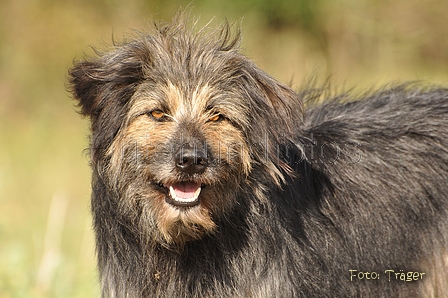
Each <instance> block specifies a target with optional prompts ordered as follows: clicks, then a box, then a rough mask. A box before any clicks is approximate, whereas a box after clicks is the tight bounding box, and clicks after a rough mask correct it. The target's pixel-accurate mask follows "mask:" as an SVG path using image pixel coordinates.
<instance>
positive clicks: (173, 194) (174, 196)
mask: <svg viewBox="0 0 448 298" xmlns="http://www.w3.org/2000/svg"><path fill="white" fill-rule="evenodd" d="M170 196H171V197H172V198H173V199H174V200H176V199H177V196H176V191H175V190H174V188H173V187H172V186H171V185H170Z"/></svg>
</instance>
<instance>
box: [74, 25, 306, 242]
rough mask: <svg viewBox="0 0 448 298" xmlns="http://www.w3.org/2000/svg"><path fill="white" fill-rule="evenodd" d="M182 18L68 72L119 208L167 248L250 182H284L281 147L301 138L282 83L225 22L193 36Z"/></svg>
mask: <svg viewBox="0 0 448 298" xmlns="http://www.w3.org/2000/svg"><path fill="white" fill-rule="evenodd" d="M187 22H188V19H187V18H185V17H184V16H179V17H178V18H177V19H176V20H175V21H174V22H173V23H172V24H169V25H164V26H156V28H155V30H154V32H153V34H151V35H141V36H139V37H138V38H137V39H135V40H134V41H132V42H129V43H125V44H122V45H119V46H116V47H115V48H114V49H113V50H112V51H111V52H109V53H107V54H104V55H101V54H100V55H99V57H97V58H95V59H93V60H86V61H82V62H79V63H77V64H76V65H75V66H74V67H73V68H72V69H71V70H70V83H71V88H72V92H73V94H74V97H75V98H76V99H77V100H79V105H80V107H81V113H82V114H84V115H87V116H90V119H91V124H92V126H91V127H92V142H91V155H92V156H91V158H92V164H93V167H94V171H95V173H96V175H97V176H98V177H100V179H102V180H103V183H104V184H105V185H106V187H107V188H108V191H110V192H111V193H113V194H115V197H116V198H115V200H116V201H117V204H118V208H119V212H120V213H121V214H122V215H125V216H126V217H127V218H129V220H132V222H133V223H134V224H135V227H136V228H137V229H139V231H140V233H141V231H142V229H143V230H144V232H147V233H148V234H149V235H151V236H150V237H151V238H152V239H156V240H157V241H159V242H164V243H183V242H185V241H188V240H192V239H197V238H200V237H202V236H203V235H205V234H207V233H212V232H214V231H215V229H216V224H215V220H214V219H216V218H217V217H220V216H225V214H226V213H227V212H228V211H229V210H231V209H232V208H233V207H234V206H236V205H237V201H238V199H239V196H238V193H239V192H241V190H242V189H243V185H245V184H248V183H250V180H251V177H252V178H253V179H257V180H259V179H262V180H263V179H264V180H265V181H266V180H270V181H273V183H276V184H280V183H281V181H282V179H283V173H284V170H285V169H287V166H286V165H285V164H282V162H281V160H280V159H279V144H281V143H284V140H290V139H292V138H293V136H294V135H296V134H297V133H298V128H299V124H300V121H301V112H302V106H301V102H300V100H299V99H298V97H297V95H296V94H295V93H294V92H293V91H292V90H291V89H290V88H288V87H287V86H285V85H283V84H281V83H279V82H277V81H276V80H275V79H273V78H271V77H270V76H269V75H267V74H266V73H264V72H263V71H261V70H260V69H259V68H258V67H257V66H256V65H255V64H254V63H252V62H251V61H250V60H248V59H247V58H246V57H245V56H243V55H241V54H240V53H239V52H238V51H237V47H236V45H237V43H238V42H239V37H238V36H237V37H235V38H231V37H230V35H231V34H230V28H229V25H227V24H226V25H225V26H223V27H222V28H221V29H220V30H217V31H213V32H209V33H204V32H205V31H207V30H208V29H207V28H206V29H203V30H202V31H201V32H202V33H201V32H200V33H197V34H195V33H192V32H191V30H190V29H189V28H188V26H187V25H186V23H187ZM255 175H260V177H255Z"/></svg>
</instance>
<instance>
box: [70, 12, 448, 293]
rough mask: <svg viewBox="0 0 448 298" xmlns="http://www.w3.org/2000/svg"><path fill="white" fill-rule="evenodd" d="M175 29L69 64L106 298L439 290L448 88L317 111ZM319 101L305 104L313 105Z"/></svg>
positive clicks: (444, 255)
mask: <svg viewBox="0 0 448 298" xmlns="http://www.w3.org/2000/svg"><path fill="white" fill-rule="evenodd" d="M188 23H189V20H188V17H185V16H184V15H182V14H181V15H180V16H178V17H177V18H175V20H174V21H173V23H171V24H158V25H156V26H155V27H154V30H153V32H152V33H151V34H148V35H144V34H142V35H140V36H138V37H137V38H136V39H135V40H133V41H130V42H127V43H124V44H121V45H115V47H114V49H113V50H112V51H110V52H109V53H105V54H101V53H99V54H98V56H97V57H95V58H93V59H86V60H84V61H80V62H78V63H76V65H75V66H74V67H73V68H72V69H71V70H70V86H71V91H72V92H73V95H74V97H75V98H76V99H77V100H78V101H79V106H80V108H81V113H82V114H83V115H86V116H89V117H90V120H91V130H92V137H91V144H90V148H91V166H92V168H93V173H92V176H93V178H92V212H93V222H94V230H95V234H96V246H97V254H98V264H99V272H100V276H101V285H102V295H103V296H104V297H355V296H357V297H361V296H362V297H385V296H394V297H397V296H401V297H420V296H434V297H441V296H444V295H445V296H446V295H447V293H448V285H447V282H448V274H447V271H446V270H447V268H448V251H447V249H448V239H447V238H448V214H447V211H448V90H447V89H443V88H421V87H418V86H415V85H409V84H408V85H401V86H397V87H394V88H390V89H382V90H379V91H376V92H371V93H367V94H364V95H362V96H359V97H358V98H355V97H353V96H350V95H347V94H344V95H339V96H337V97H335V98H332V99H328V100H327V101H326V102H325V103H323V104H311V106H312V107H311V108H309V107H308V108H307V109H304V107H303V102H304V101H309V100H310V99H312V98H315V97H318V96H320V95H319V94H317V95H316V92H315V91H313V89H310V90H308V91H307V90H303V91H301V92H299V93H295V92H293V90H291V89H290V88H289V87H288V86H286V85H284V84H282V83H280V82H278V81H276V80H275V79H274V78H272V77H270V76H269V75H268V74H266V73H265V72H263V71H262V70H260V69H259V68H258V67H257V66H256V65H255V64H254V63H253V62H251V61H250V60H249V59H247V58H246V57H245V56H243V55H242V54H240V53H239V52H238V48H237V44H238V41H239V40H238V37H235V38H233V37H231V34H230V31H229V30H230V29H229V26H228V25H224V26H222V27H221V28H220V29H219V30H215V31H213V30H211V29H210V28H209V27H206V28H204V29H202V30H201V31H200V32H198V33H193V32H192V29H191V27H190V26H189V25H188ZM314 102H315V103H316V102H317V100H314Z"/></svg>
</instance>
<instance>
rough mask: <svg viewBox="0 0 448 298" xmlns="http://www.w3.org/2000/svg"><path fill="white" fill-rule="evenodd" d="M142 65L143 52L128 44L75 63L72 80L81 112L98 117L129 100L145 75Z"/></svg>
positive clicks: (71, 71) (70, 73)
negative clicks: (97, 56)
mask: <svg viewBox="0 0 448 298" xmlns="http://www.w3.org/2000/svg"><path fill="white" fill-rule="evenodd" d="M142 65H143V60H142V57H141V55H138V54H136V52H135V51H131V50H129V49H124V48H120V49H117V50H116V51H115V52H112V53H110V54H106V55H104V56H100V57H99V58H97V59H95V60H85V61H81V62H78V63H77V64H75V66H74V67H73V68H71V69H70V70H69V83H70V91H71V92H72V94H73V96H74V97H75V98H76V99H77V100H79V106H80V107H81V113H82V114H83V115H85V116H90V117H91V118H92V119H96V118H97V117H98V116H99V114H100V113H101V112H102V111H103V110H104V109H105V108H107V107H110V106H116V105H117V104H118V105H120V104H121V105H122V104H124V103H126V102H127V101H128V100H129V99H130V97H131V96H132V94H133V93H134V92H135V88H136V86H137V85H138V82H139V81H141V80H142V78H143V66H142Z"/></svg>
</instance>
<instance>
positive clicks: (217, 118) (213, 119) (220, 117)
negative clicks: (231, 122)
mask: <svg viewBox="0 0 448 298" xmlns="http://www.w3.org/2000/svg"><path fill="white" fill-rule="evenodd" d="M223 119H224V116H223V115H221V114H216V115H213V116H211V117H210V118H209V119H208V121H210V122H218V121H221V120H223Z"/></svg>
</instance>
